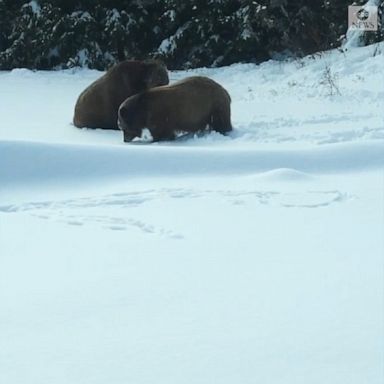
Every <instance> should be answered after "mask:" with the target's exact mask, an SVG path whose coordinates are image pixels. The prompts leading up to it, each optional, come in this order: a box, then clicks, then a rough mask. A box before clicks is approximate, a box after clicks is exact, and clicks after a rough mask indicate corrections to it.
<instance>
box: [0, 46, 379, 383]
mask: <svg viewBox="0 0 384 384" xmlns="http://www.w3.org/2000/svg"><path fill="white" fill-rule="evenodd" d="M327 68H328V69H329V71H328V80H327V76H326V73H327ZM383 68H384V45H381V46H378V47H376V48H375V47H374V46H370V47H365V48H356V49H354V50H351V51H349V52H346V53H342V52H338V51H333V52H328V53H325V54H322V55H316V56H314V57H307V58H305V59H303V60H296V61H291V62H285V63H282V62H267V63H264V64H262V65H259V66H256V65H252V64H237V65H232V66H230V67H226V68H220V69H199V70H194V71H188V72H173V73H171V79H172V80H176V79H180V78H182V77H185V76H189V75H194V74H202V75H206V76H209V77H212V78H213V79H215V80H216V81H218V82H220V83H221V84H222V85H224V86H225V87H226V88H227V89H228V91H229V92H230V94H231V96H232V120H233V125H234V127H235V130H234V132H233V133H232V135H231V136H229V137H223V136H220V135H219V134H215V133H212V134H210V135H207V136H205V137H200V138H192V139H190V140H186V141H179V142H174V143H156V144H145V145H139V144H124V143H123V141H122V134H121V133H120V132H116V131H102V130H86V129H83V130H79V129H77V128H75V127H73V126H72V125H71V119H72V114H73V107H74V103H75V101H76V98H77V96H78V94H79V93H80V91H81V90H82V89H83V88H84V87H85V86H87V85H88V84H89V83H90V82H92V81H93V80H94V79H96V78H97V77H98V76H100V73H99V72H97V71H90V70H77V71H61V72H32V71H28V70H25V69H17V70H13V71H11V72H0V115H1V124H0V382H1V383H7V384H24V383H25V384H26V383H28V384H30V383H36V384H69V383H70V384H84V383H94V384H99V383H100V384H105V383H111V384H123V383H124V384H126V383H137V384H144V383H145V384H147V383H148V384H152V383H156V384H160V383H166V384H172V383H175V384H176V383H177V384H180V383H188V384H190V383H191V384H192V383H193V384H195V383H196V384H197V383H198V384H202V383H207V384H208V383H209V384H211V383H228V384H234V383H241V384H247V383H249V384H251V383H271V384H280V383H281V384H287V383H289V384H301V383H302V384H308V383H310V384H316V383H319V384H320V383H321V384H323V383H327V384H333V383H334V384H354V383H356V384H362V383H369V384H382V383H383V380H384V71H383ZM329 80H331V82H332V81H333V82H334V86H333V87H332V86H331V84H330V81H329ZM331 93H332V94H333V95H331Z"/></svg>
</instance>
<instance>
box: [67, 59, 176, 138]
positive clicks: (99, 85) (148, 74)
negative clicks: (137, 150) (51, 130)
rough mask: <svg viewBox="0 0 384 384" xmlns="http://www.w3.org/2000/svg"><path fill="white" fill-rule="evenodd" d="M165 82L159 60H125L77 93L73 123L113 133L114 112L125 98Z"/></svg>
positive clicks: (164, 70) (115, 127) (164, 72)
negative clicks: (108, 130) (78, 94)
mask: <svg viewBox="0 0 384 384" xmlns="http://www.w3.org/2000/svg"><path fill="white" fill-rule="evenodd" d="M168 83H169V78H168V72H167V68H166V67H165V65H164V64H162V63H161V62H159V61H154V60H148V61H134V60H131V61H130V60H127V61H123V62H121V63H119V64H116V65H115V66H113V67H112V68H110V69H109V70H108V71H107V73H105V74H104V75H103V76H101V77H100V78H99V79H97V80H96V81H95V82H93V83H92V84H91V85H89V86H88V87H87V88H86V89H85V90H84V91H83V92H82V93H81V94H80V96H79V98H78V99H77V102H76V106H75V114H74V117H73V124H74V125H75V126H76V127H79V128H83V127H87V128H104V129H116V130H117V129H119V128H118V126H117V118H118V109H119V106H120V104H121V103H122V102H123V101H124V100H125V99H126V98H127V97H129V96H132V95H134V94H136V93H139V92H142V91H145V90H147V89H149V88H152V87H156V86H159V85H166V84H168Z"/></svg>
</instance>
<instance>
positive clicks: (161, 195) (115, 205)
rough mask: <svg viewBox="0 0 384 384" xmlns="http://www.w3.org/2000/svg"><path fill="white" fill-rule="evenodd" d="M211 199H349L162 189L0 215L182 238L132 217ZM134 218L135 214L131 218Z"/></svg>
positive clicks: (241, 202)
mask: <svg viewBox="0 0 384 384" xmlns="http://www.w3.org/2000/svg"><path fill="white" fill-rule="evenodd" d="M201 198H211V199H213V200H214V201H216V202H219V203H221V204H230V205H232V206H238V207H239V209H241V207H243V206H247V207H248V206H249V205H251V206H252V205H254V204H255V203H256V204H260V205H263V206H268V205H270V206H278V207H283V208H321V207H327V206H329V205H331V204H335V203H341V202H344V201H346V200H347V199H348V198H350V196H349V195H348V194H345V193H342V192H340V191H337V190H335V191H297V192H277V191H255V190H239V191H235V190H213V189H207V190H196V189H188V188H164V189H159V190H144V191H136V192H122V193H114V194H110V195H104V196H98V197H89V198H74V199H67V200H57V201H41V202H28V203H24V204H20V205H4V206H0V213H1V212H2V213H16V212H25V213H28V214H30V215H31V216H33V217H36V218H39V219H42V220H48V219H51V220H55V221H57V222H61V223H65V224H67V225H71V226H78V227H82V226H89V225H96V226H99V227H100V226H101V227H102V228H105V229H109V230H113V231H125V230H128V229H129V228H135V229H137V230H140V232H142V233H144V234H148V235H159V236H163V237H168V238H174V239H181V238H183V235H182V234H180V233H177V232H174V231H173V230H170V229H166V228H163V227H161V226H155V225H152V224H150V223H147V222H145V221H142V220H138V219H136V218H133V217H132V215H133V213H134V210H135V209H136V208H137V207H138V206H140V205H142V204H144V203H149V202H151V201H155V200H158V201H166V200H175V199H177V200H179V199H201ZM133 216H134V215H133Z"/></svg>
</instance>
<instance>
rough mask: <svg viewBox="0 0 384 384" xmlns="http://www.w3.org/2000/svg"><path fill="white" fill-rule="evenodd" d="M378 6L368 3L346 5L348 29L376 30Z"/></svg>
mask: <svg viewBox="0 0 384 384" xmlns="http://www.w3.org/2000/svg"><path fill="white" fill-rule="evenodd" d="M377 15H378V7H376V6H373V5H370V6H363V7H359V6H356V5H350V6H349V7H348V26H349V28H350V29H352V30H353V29H354V30H360V31H377V26H378V16H377Z"/></svg>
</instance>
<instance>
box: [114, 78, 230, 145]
mask: <svg viewBox="0 0 384 384" xmlns="http://www.w3.org/2000/svg"><path fill="white" fill-rule="evenodd" d="M230 104H231V98H230V96H229V94H228V92H227V91H226V90H225V89H224V88H223V87H222V86H221V85H219V84H218V83H216V82H215V81H213V80H211V79H208V78H207V77H201V76H195V77H188V78H186V79H184V80H181V81H178V82H176V83H174V84H171V85H166V86H162V87H156V88H152V89H149V90H147V91H145V92H142V93H139V94H138V95H135V96H131V97H129V98H128V99H127V100H125V101H124V103H122V104H121V106H120V108H119V127H120V129H122V130H123V131H124V141H125V142H128V141H131V140H133V139H134V138H135V137H140V136H141V131H142V129H143V128H148V129H149V130H150V132H151V135H152V137H153V140H154V141H159V140H173V139H174V138H175V132H177V131H184V132H198V131H202V130H205V129H206V127H207V126H208V127H209V128H210V129H213V130H215V131H217V132H220V133H223V134H225V133H227V132H229V131H231V130H232V125H231V107H230Z"/></svg>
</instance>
